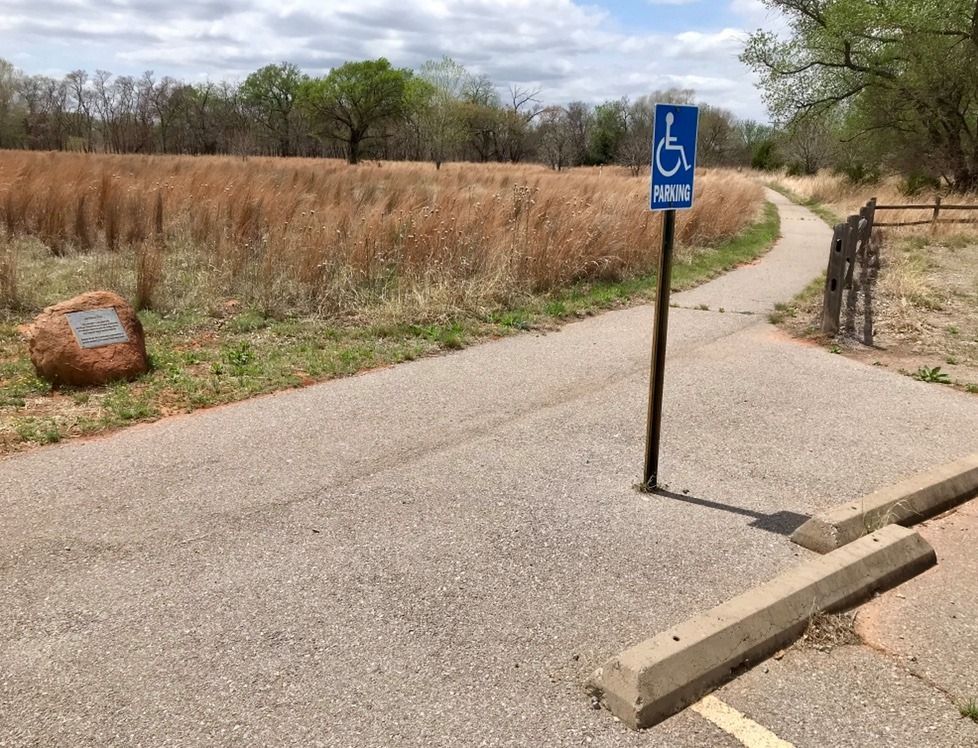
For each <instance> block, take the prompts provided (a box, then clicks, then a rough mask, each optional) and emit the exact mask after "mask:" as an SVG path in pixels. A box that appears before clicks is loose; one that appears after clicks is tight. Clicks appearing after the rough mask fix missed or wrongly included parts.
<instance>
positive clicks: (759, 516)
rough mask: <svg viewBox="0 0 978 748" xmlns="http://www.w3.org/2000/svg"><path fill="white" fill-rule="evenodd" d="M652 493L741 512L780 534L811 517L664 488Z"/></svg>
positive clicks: (791, 529) (787, 531) (765, 527)
mask: <svg viewBox="0 0 978 748" xmlns="http://www.w3.org/2000/svg"><path fill="white" fill-rule="evenodd" d="M652 493H653V494H654V495H656V496H663V497H665V498H667V499H676V500H677V501H685V502H686V503H687V504H696V505H697V506H705V507H706V508H708V509H719V510H720V511H722V512H730V513H731V514H740V515H742V516H744V517H753V518H754V521H753V522H751V523H750V525H749V526H750V527H756V528H757V529H758V530H765V531H767V532H773V533H777V534H778V535H790V534H791V533H793V532H794V531H795V530H797V529H798V528H799V527H801V526H802V525H803V524H804V523H805V522H807V521H808V519H809V517H808V515H807V514H798V513H797V512H787V511H781V512H774V513H773V514H763V513H762V512H755V511H754V510H753V509H744V508H743V507H739V506H733V505H731V504H721V503H720V502H719V501H710V500H709V499H700V498H697V497H696V496H690V495H688V494H684V493H676V492H675V491H667V490H666V489H664V488H657V489H656V490H655V491H652Z"/></svg>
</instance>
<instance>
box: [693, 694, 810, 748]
mask: <svg viewBox="0 0 978 748" xmlns="http://www.w3.org/2000/svg"><path fill="white" fill-rule="evenodd" d="M690 709H692V710H693V711H694V712H696V713H697V714H699V715H700V716H701V717H704V718H706V719H708V720H709V721H710V722H712V723H713V724H715V725H716V726H717V727H719V728H720V729H721V730H723V731H724V732H726V733H728V734H730V735H733V736H734V737H735V738H737V740H739V741H740V742H741V743H743V744H744V745H745V746H747V748H795V747H794V746H793V745H792V744H791V743H789V742H788V741H787V740H782V739H781V738H779V737H778V736H777V735H775V734H774V733H773V732H771V731H770V730H768V729H767V728H766V727H764V726H763V725H759V724H757V723H756V722H755V721H754V720H752V719H750V718H749V717H745V716H744V715H743V714H741V713H740V712H738V711H737V710H736V709H734V708H733V707H732V706H730V705H729V704H725V703H724V702H722V701H720V699H718V698H717V697H716V696H704V697H703V698H702V699H701V700H700V701H697V702H696V703H695V704H693V705H692V706H691V707H690Z"/></svg>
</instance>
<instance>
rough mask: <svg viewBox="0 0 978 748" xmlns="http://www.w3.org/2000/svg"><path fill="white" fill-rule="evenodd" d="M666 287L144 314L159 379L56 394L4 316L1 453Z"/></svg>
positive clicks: (726, 265) (770, 210) (647, 279)
mask: <svg viewBox="0 0 978 748" xmlns="http://www.w3.org/2000/svg"><path fill="white" fill-rule="evenodd" d="M779 230H780V223H779V220H778V212H777V209H776V208H775V207H774V206H773V205H772V204H766V205H765V207H764V211H763V214H762V217H761V218H760V220H759V221H758V222H757V223H755V224H754V225H752V226H750V227H749V228H748V229H746V230H745V231H744V232H742V233H741V234H740V235H738V236H736V237H734V238H733V239H732V240H730V241H728V242H725V243H723V244H720V245H718V246H714V247H699V248H681V249H680V250H679V251H677V261H676V262H675V263H674V265H673V284H672V285H673V287H674V288H675V289H677V290H679V289H684V288H689V287H691V286H694V285H696V284H698V283H702V282H704V281H706V280H709V279H710V278H712V277H714V276H716V275H718V274H720V273H722V272H724V271H726V270H729V269H731V268H733V267H736V266H737V265H739V264H742V263H744V262H750V261H752V260H754V259H756V258H757V257H758V256H760V255H761V254H763V253H764V252H765V251H766V250H767V249H769V248H770V247H771V246H772V245H773V243H774V241H775V240H776V239H777V237H778V234H779ZM655 287H656V277H655V274H654V273H650V274H648V275H644V276H640V277H635V278H627V279H622V280H617V281H611V280H608V281H592V282H587V283H579V284H576V285H574V286H572V287H569V288H566V289H563V290H560V291H558V292H554V293H550V294H539V295H527V296H524V297H521V298H519V300H518V303H513V304H511V305H509V306H507V307H504V308H498V309H493V310H486V311H484V312H482V313H476V312H462V311H458V312H457V313H454V314H452V315H450V316H448V318H445V319H437V320H434V321H433V320H425V321H419V322H416V323H412V322H410V321H385V320H382V319H371V317H370V315H371V312H370V311H369V310H367V311H365V312H364V314H363V315H362V318H358V319H356V320H337V319H323V318H314V317H310V318H306V317H293V318H287V319H273V318H270V317H267V316H266V315H264V314H262V313H261V312H259V311H257V310H254V309H242V310H240V311H238V312H237V313H233V312H229V311H228V310H227V308H224V309H222V310H221V311H220V312H215V313H214V314H213V315H212V314H208V313H207V312H206V311H203V310H185V311H179V312H174V313H167V314H160V313H158V312H152V311H145V312H140V315H139V316H140V319H141V320H142V323H143V327H144V329H145V331H146V339H147V346H148V353H149V357H150V363H151V369H150V371H149V372H148V373H147V374H145V375H144V376H142V377H140V378H139V379H137V380H136V381H133V382H120V383H115V384H112V385H109V386H105V387H93V388H87V389H74V388H62V389H60V390H55V391H52V388H51V387H50V385H48V384H47V383H46V382H44V381H42V380H40V379H38V378H37V377H36V376H35V375H34V370H33V367H32V366H31V363H30V360H29V359H28V356H27V350H26V345H24V342H23V340H22V339H21V337H20V335H19V333H18V332H17V329H16V325H17V324H18V323H20V322H24V321H26V318H27V317H28V316H30V315H29V314H26V313H25V316H23V317H20V318H17V319H13V318H3V317H0V453H3V452H11V451H14V450H17V449H19V448H21V447H22V446H25V445H30V444H34V445H43V444H52V443H54V442H57V441H60V440H61V439H64V438H68V437H72V436H79V435H84V434H92V433H97V432H100V431H105V430H107V429H112V428H117V427H120V426H125V425H128V424H132V423H136V422H141V421H151V420H154V419H157V418H160V417H162V416H166V415H170V414H174V413H186V412H190V411H193V410H196V409H198V408H205V407H209V406H213V405H219V404H222V403H229V402H234V401H237V400H241V399H244V398H247V397H252V396H254V395H258V394H262V393H267V392H274V391H277V390H281V389H286V388H290V387H298V386H302V385H305V384H309V383H312V382H319V381H324V380H328V379H331V378H334V377H340V376H348V375H351V374H355V373H357V372H360V371H364V370H367V369H371V368H374V367H378V366H388V365H391V364H396V363H400V362H403V361H411V360H413V359H417V358H419V357H421V356H427V355H432V354H437V353H439V352H443V351H452V350H457V349H460V348H464V347H465V346H467V345H470V344H472V343H475V342H478V341H482V340H487V339H490V338H493V337H498V336H504V335H512V334H518V333H520V332H522V331H526V330H533V329H548V328H553V327H555V326H557V325H559V324H560V323H561V322H563V321H566V320H568V319H574V318H579V317H584V316H588V315H591V314H595V313H598V312H601V311H603V310H606V309H612V308H618V307H622V306H625V305H627V304H632V303H638V302H643V301H648V300H650V299H652V298H653V297H654V295H655ZM375 316H377V317H380V316H381V315H380V313H378V314H376V315H375Z"/></svg>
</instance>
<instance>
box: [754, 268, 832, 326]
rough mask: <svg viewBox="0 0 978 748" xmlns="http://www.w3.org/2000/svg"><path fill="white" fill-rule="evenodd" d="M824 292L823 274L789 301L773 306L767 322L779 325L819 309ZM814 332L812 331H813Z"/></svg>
mask: <svg viewBox="0 0 978 748" xmlns="http://www.w3.org/2000/svg"><path fill="white" fill-rule="evenodd" d="M824 290H825V273H822V274H821V275H820V276H819V277H818V278H815V279H814V280H813V281H812V282H811V283H809V284H808V285H807V286H805V288H804V289H803V290H802V291H801V293H799V294H798V295H797V296H795V297H794V298H793V299H792V300H791V301H786V302H779V303H777V304H775V305H774V311H773V312H771V313H770V314H768V320H769V321H770V322H771V324H773V325H780V324H782V323H784V322H787V321H788V320H793V319H796V318H797V317H799V316H803V315H805V314H811V312H812V310H813V309H814V308H816V307H820V305H821V298H822V293H823V292H824ZM813 332H814V331H813Z"/></svg>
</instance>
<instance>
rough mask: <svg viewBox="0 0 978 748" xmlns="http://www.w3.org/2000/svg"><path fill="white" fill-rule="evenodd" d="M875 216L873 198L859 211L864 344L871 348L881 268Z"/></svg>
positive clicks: (874, 200)
mask: <svg viewBox="0 0 978 748" xmlns="http://www.w3.org/2000/svg"><path fill="white" fill-rule="evenodd" d="M875 216H876V199H875V198H873V199H872V200H870V201H869V202H868V203H866V205H865V206H864V207H863V208H862V209H861V210H860V211H859V250H858V254H859V271H860V272H859V287H860V289H861V290H862V293H863V344H864V345H870V346H871V345H872V344H873V284H874V283H875V282H876V275H877V269H878V268H879V248H878V246H877V245H875V244H874V243H873V241H872V236H873V219H874V218H875ZM874 250H875V252H876V256H875V257H874V256H873V254H874ZM854 323H855V321H854Z"/></svg>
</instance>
